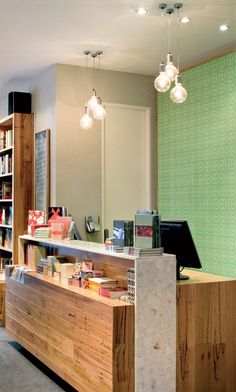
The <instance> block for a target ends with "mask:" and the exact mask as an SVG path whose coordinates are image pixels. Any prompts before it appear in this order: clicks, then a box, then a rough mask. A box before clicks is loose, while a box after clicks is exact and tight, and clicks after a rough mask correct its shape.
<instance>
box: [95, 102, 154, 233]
mask: <svg viewBox="0 0 236 392" xmlns="http://www.w3.org/2000/svg"><path fill="white" fill-rule="evenodd" d="M106 113H107V114H106V118H105V121H104V123H103V129H102V229H104V228H107V229H109V235H110V236H112V231H113V230H112V228H113V220H118V219H121V220H124V219H131V220H134V215H135V211H136V209H149V208H150V193H151V192H150V108H145V107H137V106H129V105H118V104H106Z"/></svg>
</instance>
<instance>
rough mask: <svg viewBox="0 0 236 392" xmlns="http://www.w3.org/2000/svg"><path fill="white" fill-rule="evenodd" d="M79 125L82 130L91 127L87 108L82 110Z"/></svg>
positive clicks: (91, 121) (91, 123) (91, 122)
mask: <svg viewBox="0 0 236 392" xmlns="http://www.w3.org/2000/svg"><path fill="white" fill-rule="evenodd" d="M79 123H80V126H81V128H83V129H91V128H92V126H93V120H92V118H91V117H90V116H89V113H88V107H87V106H85V108H84V115H83V117H82V118H81V119H80V122H79Z"/></svg>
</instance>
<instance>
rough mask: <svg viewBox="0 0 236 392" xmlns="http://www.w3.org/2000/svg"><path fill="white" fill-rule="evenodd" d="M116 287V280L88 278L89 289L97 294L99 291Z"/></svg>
mask: <svg viewBox="0 0 236 392" xmlns="http://www.w3.org/2000/svg"><path fill="white" fill-rule="evenodd" d="M116 287H118V280H116V279H112V278H102V277H101V278H89V288H90V289H91V290H94V291H97V292H99V291H100V289H114V288H116Z"/></svg>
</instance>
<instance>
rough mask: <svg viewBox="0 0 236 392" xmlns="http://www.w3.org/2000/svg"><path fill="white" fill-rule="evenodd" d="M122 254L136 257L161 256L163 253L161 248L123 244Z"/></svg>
mask: <svg viewBox="0 0 236 392" xmlns="http://www.w3.org/2000/svg"><path fill="white" fill-rule="evenodd" d="M124 254H126V255H129V256H138V257H147V256H161V255H162V254H163V248H134V247H131V246H125V247H124Z"/></svg>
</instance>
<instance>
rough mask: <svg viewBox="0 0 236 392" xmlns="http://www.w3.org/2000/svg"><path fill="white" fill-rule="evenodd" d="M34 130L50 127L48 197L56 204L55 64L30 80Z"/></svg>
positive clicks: (52, 203)
mask: <svg viewBox="0 0 236 392" xmlns="http://www.w3.org/2000/svg"><path fill="white" fill-rule="evenodd" d="M29 89H30V92H31V93H32V111H33V112H34V115H35V116H34V119H35V121H34V122H35V132H37V131H42V130H43V129H46V128H49V129H50V145H51V148H50V167H51V170H50V199H51V205H55V204H56V172H57V168H56V165H55V162H56V145H57V139H56V66H55V65H52V66H51V67H49V68H48V69H46V70H45V71H44V72H42V73H40V74H38V75H37V76H36V77H35V78H33V79H31V81H30V88H29Z"/></svg>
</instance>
